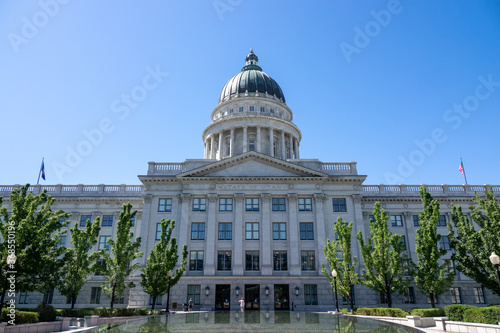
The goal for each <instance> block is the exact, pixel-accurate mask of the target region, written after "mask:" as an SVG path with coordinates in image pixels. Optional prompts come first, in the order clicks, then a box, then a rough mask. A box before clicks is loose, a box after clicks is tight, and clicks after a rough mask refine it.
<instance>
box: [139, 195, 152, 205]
mask: <svg viewBox="0 0 500 333" xmlns="http://www.w3.org/2000/svg"><path fill="white" fill-rule="evenodd" d="M142 197H143V199H144V203H145V204H149V203H151V201H153V195H152V194H145V195H143V196H142Z"/></svg>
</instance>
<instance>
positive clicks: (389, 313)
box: [354, 308, 409, 318]
mask: <svg viewBox="0 0 500 333" xmlns="http://www.w3.org/2000/svg"><path fill="white" fill-rule="evenodd" d="M354 314H356V315H362V316H382V317H401V318H404V317H406V316H408V315H409V314H408V312H406V311H404V310H402V309H398V308H357V309H356V311H355V312H354Z"/></svg>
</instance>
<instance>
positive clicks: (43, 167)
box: [36, 158, 45, 184]
mask: <svg viewBox="0 0 500 333" xmlns="http://www.w3.org/2000/svg"><path fill="white" fill-rule="evenodd" d="M40 174H41V175H42V178H43V180H45V164H44V163H43V158H42V165H41V166H40V171H39V172H38V180H37V181H36V183H37V184H38V183H39V182H40Z"/></svg>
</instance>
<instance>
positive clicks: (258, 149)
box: [257, 126, 262, 153]
mask: <svg viewBox="0 0 500 333" xmlns="http://www.w3.org/2000/svg"><path fill="white" fill-rule="evenodd" d="M261 151H262V149H261V147H260V126H257V152H258V153H260V152H261Z"/></svg>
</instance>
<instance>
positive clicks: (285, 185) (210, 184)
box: [0, 51, 500, 311]
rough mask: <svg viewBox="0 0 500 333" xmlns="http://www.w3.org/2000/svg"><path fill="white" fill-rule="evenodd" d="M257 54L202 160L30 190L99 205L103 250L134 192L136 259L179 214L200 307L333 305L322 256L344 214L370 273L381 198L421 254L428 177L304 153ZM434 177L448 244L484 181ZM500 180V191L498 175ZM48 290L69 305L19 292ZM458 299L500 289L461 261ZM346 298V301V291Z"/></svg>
mask: <svg viewBox="0 0 500 333" xmlns="http://www.w3.org/2000/svg"><path fill="white" fill-rule="evenodd" d="M258 60H259V59H258V57H257V56H256V55H255V54H254V53H253V51H251V52H250V53H249V54H248V55H247V56H246V58H245V65H244V67H243V68H242V69H241V71H240V72H239V73H237V74H236V75H234V76H233V77H232V78H230V79H229V81H227V83H226V84H225V85H224V86H223V88H222V91H221V93H220V97H219V100H218V104H217V105H216V106H215V108H214V109H213V110H212V112H211V114H210V120H211V121H210V123H209V124H208V126H207V127H206V128H205V130H204V131H203V133H202V139H203V146H204V156H203V159H187V160H185V161H184V162H149V163H148V167H147V172H145V173H144V174H143V175H139V176H138V177H139V179H140V181H141V182H142V185H104V184H101V185H82V184H80V185H49V186H47V185H34V186H32V187H31V190H32V191H33V193H34V194H38V193H40V192H41V191H42V190H47V192H48V194H50V195H52V196H53V197H54V198H55V200H56V201H55V204H54V206H53V208H55V209H63V210H65V211H66V212H68V213H70V214H71V215H72V217H71V219H72V222H71V224H70V225H69V227H73V226H74V224H79V225H84V224H85V221H86V220H87V219H91V220H94V219H95V218H96V217H98V216H99V217H100V218H101V231H100V235H99V239H98V242H97V244H96V246H95V250H98V249H102V248H104V247H106V243H107V240H108V239H110V238H113V237H115V236H116V224H117V223H116V222H117V220H118V216H119V213H120V210H121V206H122V204H123V203H126V202H130V203H131V204H132V206H133V209H136V210H137V211H138V213H137V216H136V220H135V221H134V226H133V227H132V228H133V230H132V231H133V232H134V236H135V237H141V238H142V244H141V249H140V250H141V251H143V252H144V256H143V257H142V258H140V259H138V260H139V263H141V264H142V265H144V264H145V261H146V258H147V256H148V255H149V252H150V250H151V249H153V248H154V246H155V242H156V241H157V240H158V237H159V236H160V221H161V219H163V218H165V219H173V220H175V222H176V225H175V229H174V231H173V237H177V243H178V245H179V252H180V251H182V245H184V244H187V247H188V252H189V255H188V258H187V267H186V272H185V273H184V275H183V277H182V278H181V279H180V281H179V282H178V283H177V284H176V285H175V286H174V287H173V288H172V289H171V295H170V301H171V302H177V303H179V304H182V303H186V302H187V301H188V300H189V298H192V299H193V301H194V309H195V310H198V309H201V310H229V309H233V310H234V309H239V304H238V301H239V300H240V299H241V297H244V298H245V301H246V308H247V309H249V310H250V309H261V310H290V309H292V308H293V309H294V310H298V311H321V310H322V311H324V310H332V309H333V306H334V293H333V291H332V287H331V286H330V284H329V281H328V279H327V278H326V277H325V276H324V275H323V274H322V273H321V264H322V263H323V264H325V266H326V267H328V264H327V263H326V260H325V255H324V253H323V247H324V246H325V244H326V242H327V239H330V240H335V233H334V231H333V226H334V224H335V222H336V221H337V218H338V217H341V218H342V219H343V220H344V221H346V222H353V241H352V245H353V248H352V250H353V256H357V257H358V258H360V260H359V263H358V267H357V270H358V272H359V273H361V270H362V260H361V255H360V250H359V245H358V243H357V241H356V239H355V237H354V235H355V234H356V233H357V232H358V231H362V232H363V235H367V234H369V216H370V215H371V214H372V210H373V206H374V203H375V202H377V201H379V202H380V203H381V205H382V207H383V208H384V209H385V210H386V211H387V213H388V214H389V217H390V220H389V222H388V223H389V228H390V230H391V231H392V232H393V233H397V234H400V235H402V236H403V240H404V242H405V244H406V249H407V251H408V255H409V256H411V257H412V258H413V260H414V261H416V254H415V241H414V240H415V235H416V230H417V229H418V214H419V212H420V210H421V209H422V204H421V201H420V196H419V192H418V190H419V187H420V185H366V184H364V181H365V179H366V176H365V175H359V174H358V172H357V168H356V162H322V161H319V160H317V159H301V157H300V142H301V139H302V133H301V131H300V129H299V127H298V125H300V124H298V125H297V124H295V123H294V122H293V117H294V114H293V111H292V110H291V109H290V108H289V107H288V105H287V103H286V99H285V94H284V92H283V91H282V89H281V88H280V86H279V84H278V83H277V82H276V81H275V80H274V79H273V78H272V77H271V76H269V75H268V74H266V73H265V72H264V71H263V70H262V68H261V67H260V66H259V61H258ZM207 118H208V117H207ZM192 134H196V133H192ZM145 171H146V170H145ZM16 187H19V185H13V186H1V187H0V195H1V196H3V197H4V206H6V207H7V208H8V209H9V208H10V207H9V199H8V196H9V194H10V191H11V190H12V189H13V188H16ZM426 188H427V190H428V191H429V192H430V193H431V195H432V196H433V197H434V198H435V199H437V200H438V201H439V203H440V205H441V214H442V215H441V216H440V219H439V222H438V233H439V234H441V235H443V237H442V238H441V241H440V246H441V247H443V248H444V249H446V250H450V244H449V241H448V238H447V234H448V230H447V228H446V222H447V221H450V218H451V209H450V204H451V203H454V204H460V205H461V206H462V207H463V208H464V212H468V209H467V207H468V206H469V204H471V203H472V200H471V199H472V197H473V195H474V191H478V192H479V193H482V192H483V191H484V190H485V189H486V188H485V186H473V185H435V186H434V185H432V186H430V185H427V186H426ZM494 191H495V194H498V193H499V191H500V186H494ZM69 227H68V228H69ZM69 237H70V236H69V232H68V234H67V236H65V238H63V243H64V245H65V246H67V247H69V246H70V240H69ZM450 256H451V250H450V251H448V254H447V258H449V257H450ZM450 265H453V263H452V262H451V261H450ZM165 278H167V277H165ZM103 279H104V278H103V277H102V276H99V275H97V274H92V275H90V276H89V277H88V283H87V284H86V285H85V287H84V288H83V289H82V290H81V292H80V294H79V296H78V298H77V301H76V304H75V307H76V308H84V307H102V306H105V307H106V306H109V304H110V299H109V298H107V297H106V296H105V294H104V292H102V290H101V285H102V283H103V281H104V280H103ZM130 280H132V281H134V282H135V284H136V287H135V288H132V289H126V290H125V293H124V295H123V296H122V297H120V298H119V299H117V301H116V302H115V307H150V306H151V303H150V297H149V295H147V294H146V293H145V292H144V291H143V290H142V287H141V285H140V283H139V282H140V271H139V270H137V271H135V272H133V274H132V275H131V276H130ZM354 294H355V306H356V307H361V306H385V304H383V303H384V299H383V298H381V297H380V295H379V294H378V293H376V292H374V291H372V290H370V289H368V288H365V287H363V286H360V285H356V286H355V288H354ZM43 297H45V300H46V301H47V302H49V303H51V304H52V305H53V306H54V307H58V308H65V307H69V306H70V305H69V304H68V303H67V299H66V297H65V296H62V295H61V294H60V293H59V291H57V290H54V291H49V292H48V293H47V294H45V295H43V294H39V293H27V292H23V293H20V294H18V296H17V298H18V299H17V300H16V301H17V304H19V307H22V306H23V304H25V305H26V307H32V306H36V305H37V304H38V303H40V302H41V301H42V298H43ZM394 297H395V298H394V300H393V302H392V303H393V306H394V307H402V308H415V307H429V306H430V305H429V302H428V300H427V296H426V295H422V294H421V293H420V292H419V291H418V289H417V287H416V286H414V285H413V284H411V285H410V288H409V289H408V291H407V292H406V293H405V294H403V295H394ZM166 300H167V297H166V295H164V296H163V297H160V298H159V299H158V300H157V304H158V305H157V306H156V308H159V307H163V308H164V307H165V305H166ZM454 303H463V304H472V305H481V304H492V303H500V298H498V297H497V296H495V295H493V294H492V293H491V292H490V291H488V290H487V289H485V288H483V287H482V286H481V285H479V284H478V283H476V282H475V281H473V280H471V279H469V278H467V277H466V276H464V275H462V274H461V273H460V272H458V271H457V272H456V279H455V282H454V284H453V286H452V288H451V289H450V291H449V292H447V293H445V294H443V295H441V296H439V297H438V302H437V306H438V307H443V306H444V305H448V304H454ZM339 304H340V306H341V307H347V306H348V305H347V301H346V300H343V299H342V298H341V297H339Z"/></svg>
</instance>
